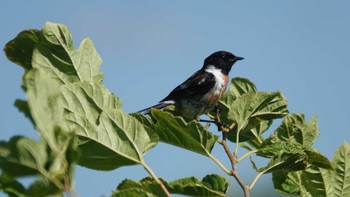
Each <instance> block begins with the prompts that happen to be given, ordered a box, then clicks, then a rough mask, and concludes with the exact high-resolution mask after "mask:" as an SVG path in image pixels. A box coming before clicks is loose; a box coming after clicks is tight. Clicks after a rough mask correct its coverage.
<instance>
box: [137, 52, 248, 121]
mask: <svg viewBox="0 0 350 197" xmlns="http://www.w3.org/2000/svg"><path fill="white" fill-rule="evenodd" d="M243 59H244V58H242V57H238V56H235V55H233V54H232V53H230V52H227V51H217V52H215V53H213V54H211V55H209V56H208V57H207V58H206V59H205V60H204V64H203V67H202V68H201V69H200V70H198V71H197V72H195V73H194V74H193V75H192V76H191V77H190V78H188V79H187V80H186V81H184V82H183V83H182V84H180V85H179V86H177V87H176V88H175V89H174V90H173V91H171V92H170V94H169V95H168V96H167V97H165V98H164V99H163V100H161V101H160V102H159V103H158V104H157V105H154V106H152V107H148V108H146V109H143V110H140V111H138V112H139V113H144V114H149V113H150V110H151V109H152V108H156V109H163V108H165V107H167V106H169V105H174V106H175V111H174V115H180V116H182V117H183V118H184V119H186V120H193V119H196V120H197V121H199V120H200V119H199V116H200V115H202V114H206V113H208V112H209V110H211V109H212V108H213V107H214V106H215V105H216V104H217V102H218V101H219V99H220V98H221V96H222V95H223V94H224V92H225V90H226V86H227V83H228V81H229V78H228V74H229V72H230V70H231V68H232V65H233V64H234V63H235V62H236V61H239V60H243Z"/></svg>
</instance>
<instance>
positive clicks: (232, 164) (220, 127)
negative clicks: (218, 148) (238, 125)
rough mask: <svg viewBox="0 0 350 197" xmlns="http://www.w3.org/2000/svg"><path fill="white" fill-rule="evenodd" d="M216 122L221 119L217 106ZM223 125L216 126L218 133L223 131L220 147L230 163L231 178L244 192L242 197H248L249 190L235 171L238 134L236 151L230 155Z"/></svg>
mask: <svg viewBox="0 0 350 197" xmlns="http://www.w3.org/2000/svg"><path fill="white" fill-rule="evenodd" d="M216 121H217V122H219V123H222V122H221V118H220V108H219V107H218V105H217V106H216ZM222 125H223V124H221V126H218V130H219V131H223V132H222V141H221V145H222V146H223V147H224V150H225V152H226V154H227V156H228V158H229V159H230V162H231V166H232V171H231V172H232V176H233V177H234V178H235V179H236V181H237V182H238V184H239V185H240V186H241V188H242V189H243V191H244V197H250V188H249V186H248V185H246V184H245V183H244V182H243V180H242V178H241V177H240V176H239V174H238V170H237V152H238V142H239V132H237V141H236V149H235V152H234V153H233V154H232V152H231V151H230V149H229V147H228V145H227V139H226V132H225V130H223V128H224V127H223V126H222Z"/></svg>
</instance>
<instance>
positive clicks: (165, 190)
mask: <svg viewBox="0 0 350 197" xmlns="http://www.w3.org/2000/svg"><path fill="white" fill-rule="evenodd" d="M142 165H143V167H144V168H145V170H146V171H147V172H148V173H149V174H150V175H151V176H152V178H153V179H154V180H155V181H156V182H157V183H158V184H159V186H160V187H161V188H162V190H163V192H164V194H165V195H166V196H167V197H170V196H171V195H170V193H169V191H168V189H167V188H166V187H165V185H164V184H163V182H162V181H161V180H160V179H159V178H158V177H157V176H156V175H155V174H154V172H153V171H152V169H151V168H150V167H149V166H148V165H147V164H146V163H145V162H142Z"/></svg>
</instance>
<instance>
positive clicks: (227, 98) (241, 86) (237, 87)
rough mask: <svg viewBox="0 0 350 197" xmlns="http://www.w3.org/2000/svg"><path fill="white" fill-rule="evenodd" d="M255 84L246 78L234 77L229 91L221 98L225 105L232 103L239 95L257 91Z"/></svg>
mask: <svg viewBox="0 0 350 197" xmlns="http://www.w3.org/2000/svg"><path fill="white" fill-rule="evenodd" d="M256 92H257V90H256V87H255V85H254V84H253V83H252V82H251V81H250V80H249V79H246V78H239V77H236V78H233V79H232V80H231V83H230V85H229V88H228V90H227V92H226V93H225V94H224V95H223V97H222V98H221V99H220V101H221V102H222V103H224V104H225V105H230V103H232V102H233V101H234V100H236V98H237V97H240V96H242V95H243V94H246V93H256Z"/></svg>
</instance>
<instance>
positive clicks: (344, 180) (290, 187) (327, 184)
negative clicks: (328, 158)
mask: <svg viewBox="0 0 350 197" xmlns="http://www.w3.org/2000/svg"><path fill="white" fill-rule="evenodd" d="M349 158H350V146H349V144H348V143H344V144H342V145H341V146H340V147H339V148H338V150H337V151H336V153H335V154H334V156H333V160H332V166H333V168H334V170H333V169H325V168H319V167H317V166H314V165H309V167H308V168H306V169H305V170H302V171H297V172H276V173H273V182H274V186H275V189H276V190H277V191H279V192H281V193H284V194H295V195H300V196H303V197H308V196H319V197H323V196H337V197H346V196H349V194H350V165H349V162H350V159H349Z"/></svg>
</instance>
